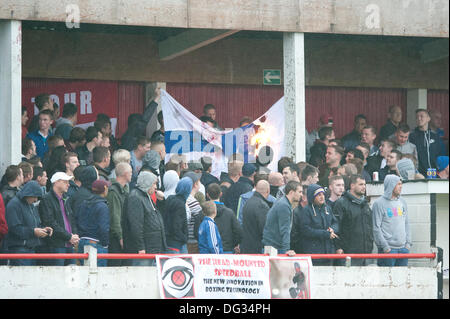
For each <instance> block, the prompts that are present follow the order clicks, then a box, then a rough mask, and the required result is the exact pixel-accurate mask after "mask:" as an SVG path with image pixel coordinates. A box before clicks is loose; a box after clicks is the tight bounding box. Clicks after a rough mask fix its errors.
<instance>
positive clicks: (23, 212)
mask: <svg viewBox="0 0 450 319" xmlns="http://www.w3.org/2000/svg"><path fill="white" fill-rule="evenodd" d="M41 197H42V188H41V186H40V185H39V183H38V182H36V181H30V182H28V183H26V184H25V185H24V186H23V188H22V189H21V190H20V191H19V192H18V193H17V196H15V197H14V198H13V199H11V200H10V201H9V203H8V205H7V206H6V213H5V219H6V223H7V224H8V234H7V235H6V237H5V242H6V249H7V251H8V252H9V253H10V254H24V253H25V254H33V253H35V252H36V248H37V247H39V246H40V245H41V244H42V242H41V238H45V237H47V236H52V234H53V229H52V228H51V227H42V225H41V219H40V218H39V214H38V211H37V208H36V206H35V205H34V203H35V202H36V201H38V199H39V198H41ZM10 265H11V266H33V265H35V260H33V259H11V260H10Z"/></svg>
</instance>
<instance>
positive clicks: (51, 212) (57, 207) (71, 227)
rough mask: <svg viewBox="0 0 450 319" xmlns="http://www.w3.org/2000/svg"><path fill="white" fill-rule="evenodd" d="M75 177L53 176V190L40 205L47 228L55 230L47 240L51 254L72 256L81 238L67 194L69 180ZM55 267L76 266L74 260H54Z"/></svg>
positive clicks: (41, 215)
mask: <svg viewBox="0 0 450 319" xmlns="http://www.w3.org/2000/svg"><path fill="white" fill-rule="evenodd" d="M72 178H73V177H72V176H69V175H67V174H66V173H63V172H57V173H55V174H53V176H52V178H51V183H52V188H51V189H50V192H48V193H47V194H45V195H44V196H43V197H42V200H41V202H40V203H39V215H40V217H41V220H42V224H43V225H44V226H45V227H51V228H52V229H53V236H51V237H49V238H48V239H47V240H46V244H47V246H48V248H49V252H50V253H54V254H71V253H73V252H74V250H73V247H74V246H75V245H76V244H78V242H79V240H80V238H79V237H78V235H77V231H76V224H75V220H74V216H73V213H72V209H71V208H70V205H68V203H67V197H66V196H65V193H66V192H67V190H68V188H69V180H71V179H72ZM51 264H52V265H53V266H64V265H65V264H66V265H68V264H75V260H74V259H53V260H52V262H51Z"/></svg>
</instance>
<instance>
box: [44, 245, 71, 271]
mask: <svg viewBox="0 0 450 319" xmlns="http://www.w3.org/2000/svg"><path fill="white" fill-rule="evenodd" d="M49 253H51V254H73V253H74V251H73V247H61V248H54V247H50V248H49ZM75 264H76V262H75V259H50V261H49V266H67V265H75Z"/></svg>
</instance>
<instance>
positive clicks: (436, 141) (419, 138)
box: [409, 109, 445, 176]
mask: <svg viewBox="0 0 450 319" xmlns="http://www.w3.org/2000/svg"><path fill="white" fill-rule="evenodd" d="M430 121H431V118H430V114H429V113H428V111H427V110H425V109H417V110H416V124H417V127H416V128H415V129H414V131H412V132H411V134H409V141H410V142H411V143H413V144H414V145H416V148H417V155H418V157H419V158H418V159H419V172H420V174H422V175H424V176H426V175H427V170H428V169H429V168H437V165H436V159H437V158H438V156H440V155H445V154H441V138H440V137H439V136H438V135H437V134H436V133H434V132H433V131H432V130H431V129H430Z"/></svg>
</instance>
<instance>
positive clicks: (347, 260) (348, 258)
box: [345, 256, 352, 267]
mask: <svg viewBox="0 0 450 319" xmlns="http://www.w3.org/2000/svg"><path fill="white" fill-rule="evenodd" d="M351 265H352V257H350V256H347V257H345V267H350V266H351Z"/></svg>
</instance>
